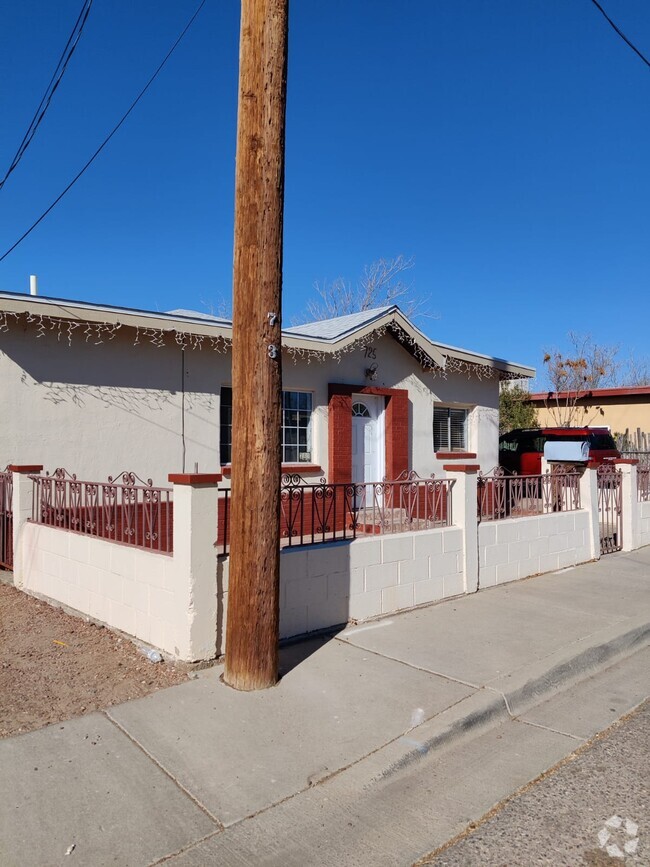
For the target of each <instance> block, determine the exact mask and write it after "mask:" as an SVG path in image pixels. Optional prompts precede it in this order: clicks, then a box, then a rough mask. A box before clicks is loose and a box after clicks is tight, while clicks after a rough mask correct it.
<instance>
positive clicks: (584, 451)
mask: <svg viewBox="0 0 650 867" xmlns="http://www.w3.org/2000/svg"><path fill="white" fill-rule="evenodd" d="M544 457H545V458H546V460H547V461H550V462H552V463H559V462H566V463H572V464H575V463H580V462H583V463H586V462H587V461H588V460H589V443H588V442H580V441H579V440H576V441H574V442H557V441H555V442H553V441H551V440H549V441H548V442H546V443H544Z"/></svg>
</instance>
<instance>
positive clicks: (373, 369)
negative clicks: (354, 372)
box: [366, 363, 377, 382]
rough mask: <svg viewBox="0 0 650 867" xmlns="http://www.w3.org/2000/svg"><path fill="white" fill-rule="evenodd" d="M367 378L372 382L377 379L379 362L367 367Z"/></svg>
mask: <svg viewBox="0 0 650 867" xmlns="http://www.w3.org/2000/svg"><path fill="white" fill-rule="evenodd" d="M366 379H369V380H370V381H371V382H374V381H375V379H377V364H376V363H375V364H371V365H370V367H366Z"/></svg>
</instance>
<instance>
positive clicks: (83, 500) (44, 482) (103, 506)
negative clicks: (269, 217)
mask: <svg viewBox="0 0 650 867" xmlns="http://www.w3.org/2000/svg"><path fill="white" fill-rule="evenodd" d="M30 478H31V479H32V481H33V482H34V502H33V510H32V521H34V522H35V523H37V524H44V525H45V526H47V527H59V528H61V529H63V530H71V531H73V532H76V533H84V534H85V535H88V536H95V537H97V538H99V539H107V540H109V541H111V542H122V543H124V544H127V545H134V546H135V547H137V548H144V549H146V550H148V551H155V552H158V553H171V552H172V551H173V500H172V489H171V488H156V487H154V486H153V483H152V481H151V479H149V480H148V481H146V482H145V481H143V480H142V479H140V477H139V476H136V474H135V473H119V474H118V475H117V476H115V477H113V476H109V477H108V481H107V482H88V481H82V480H80V479H77V477H76V476H75V475H71V474H69V473H68V472H67V471H66V470H64V469H63V468H59V469H57V470H55V471H54V473H53V474H52V475H49V474H47V473H46V474H45V475H40V476H30ZM138 482H139V483H140V484H138Z"/></svg>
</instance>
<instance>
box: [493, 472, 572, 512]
mask: <svg viewBox="0 0 650 867" xmlns="http://www.w3.org/2000/svg"><path fill="white" fill-rule="evenodd" d="M477 488H478V503H477V508H478V517H479V520H480V521H499V520H502V519H504V518H522V517H526V516H528V515H545V514H548V513H549V512H569V511H574V510H576V509H579V508H580V473H576V472H572V471H566V470H562V469H558V470H553V471H552V472H551V471H548V472H546V473H544V474H543V475H535V476H517V475H508V474H507V473H506V471H505V470H503V468H502V467H497V468H496V469H494V470H492V471H491V472H490V473H488V474H486V475H482V474H481V473H479V475H478V480H477Z"/></svg>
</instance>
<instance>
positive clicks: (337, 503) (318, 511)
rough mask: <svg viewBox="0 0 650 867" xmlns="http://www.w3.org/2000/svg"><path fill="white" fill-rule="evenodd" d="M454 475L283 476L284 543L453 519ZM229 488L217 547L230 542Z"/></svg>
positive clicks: (376, 532) (416, 527) (223, 495)
mask: <svg viewBox="0 0 650 867" xmlns="http://www.w3.org/2000/svg"><path fill="white" fill-rule="evenodd" d="M452 484H453V482H452V480H451V479H436V478H434V477H433V476H431V477H430V478H425V479H423V478H420V477H419V476H418V475H417V473H415V472H404V473H402V474H401V475H400V476H398V478H397V479H394V480H388V479H384V481H382V482H373V483H366V484H355V483H352V482H350V483H340V484H328V483H327V482H326V481H325V480H324V479H321V480H320V482H318V483H315V484H312V483H309V482H306V481H305V480H304V479H303V478H302V477H301V476H299V475H295V474H294V475H285V476H283V477H282V482H281V489H280V545H281V546H282V547H294V546H298V545H317V544H322V543H323V542H335V541H339V540H346V539H347V540H352V539H356V538H358V537H359V536H372V535H386V534H393V533H406V532H409V531H414V530H428V529H432V528H435V527H448V526H450V525H451V523H452V503H451V499H452V498H451V487H452ZM230 503H231V495H230V491H229V490H228V489H226V490H223V491H222V492H221V494H220V497H219V508H218V518H217V521H218V533H217V550H218V551H219V553H222V554H225V553H227V551H228V549H229V546H230Z"/></svg>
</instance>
